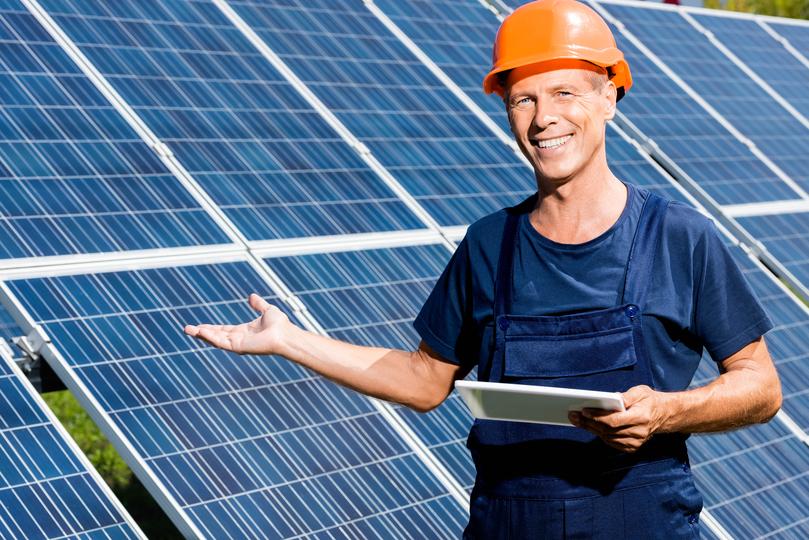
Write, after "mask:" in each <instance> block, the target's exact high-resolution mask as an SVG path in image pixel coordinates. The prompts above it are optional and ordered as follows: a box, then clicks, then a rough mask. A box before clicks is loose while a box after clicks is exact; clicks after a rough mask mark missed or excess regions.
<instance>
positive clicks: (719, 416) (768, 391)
mask: <svg viewBox="0 0 809 540" xmlns="http://www.w3.org/2000/svg"><path fill="white" fill-rule="evenodd" d="M739 367H740V369H735V370H733V371H729V372H726V373H723V374H721V375H720V376H719V377H718V378H717V379H715V380H714V381H712V382H711V383H710V384H708V385H706V386H703V387H700V388H695V389H693V390H686V391H683V392H673V393H664V394H662V400H663V403H662V404H661V407H660V409H661V410H663V411H665V416H664V419H663V422H662V424H661V427H660V429H659V430H658V431H659V432H660V433H666V432H682V433H699V432H711V431H724V430H729V429H734V428H739V427H742V426H745V425H749V424H754V423H760V422H766V421H767V420H769V419H770V418H772V417H773V416H774V415H775V413H776V412H777V411H778V409H779V408H780V406H781V390H780V385H779V383H778V377H777V375H775V371H774V370H773V371H772V373H767V374H762V373H761V372H760V371H756V370H752V369H746V368H745V367H744V366H739Z"/></svg>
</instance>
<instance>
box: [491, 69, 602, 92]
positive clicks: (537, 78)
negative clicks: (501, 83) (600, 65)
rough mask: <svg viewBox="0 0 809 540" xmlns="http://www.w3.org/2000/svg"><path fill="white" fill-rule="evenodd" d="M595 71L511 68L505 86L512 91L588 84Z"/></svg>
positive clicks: (595, 73)
mask: <svg viewBox="0 0 809 540" xmlns="http://www.w3.org/2000/svg"><path fill="white" fill-rule="evenodd" d="M596 75H597V72H595V71H591V70H588V69H579V68H566V69H554V70H548V71H527V70H523V69H515V70H512V71H511V72H510V73H509V75H508V78H507V81H506V87H507V89H508V90H509V91H510V92H511V93H513V92H517V91H521V90H529V89H530V90H533V89H537V88H538V89H542V88H550V87H556V86H560V85H572V86H590V85H591V84H590V81H591V80H592V79H593V77H594V76H596Z"/></svg>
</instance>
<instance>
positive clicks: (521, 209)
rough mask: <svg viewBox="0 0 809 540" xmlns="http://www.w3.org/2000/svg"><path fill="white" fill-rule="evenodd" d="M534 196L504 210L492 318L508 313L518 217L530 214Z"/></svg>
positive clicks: (534, 199)
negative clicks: (504, 216) (504, 215)
mask: <svg viewBox="0 0 809 540" xmlns="http://www.w3.org/2000/svg"><path fill="white" fill-rule="evenodd" d="M536 200H537V195H536V194H534V195H532V196H531V197H529V198H527V199H526V200H524V201H523V202H521V203H520V204H518V205H517V206H512V207H511V208H506V225H505V227H504V228H503V237H502V239H501V241H500V256H499V257H498V260H497V275H496V278H495V281H494V318H495V320H496V319H497V317H498V316H500V315H503V314H505V313H508V311H509V310H510V309H511V282H512V271H511V270H512V268H513V266H514V264H513V263H514V246H515V245H516V243H517V226H518V225H519V223H520V216H521V215H522V214H525V213H527V212H530V211H531V210H532V209H533V207H534V206H535V205H536Z"/></svg>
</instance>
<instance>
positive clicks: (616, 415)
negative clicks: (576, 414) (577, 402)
mask: <svg viewBox="0 0 809 540" xmlns="http://www.w3.org/2000/svg"><path fill="white" fill-rule="evenodd" d="M581 414H582V416H583V417H584V418H586V419H587V420H590V421H591V422H593V423H595V424H599V425H602V426H605V427H609V428H611V429H620V428H623V427H628V426H632V425H634V424H635V422H634V421H633V415H631V414H627V413H626V412H615V411H604V410H602V409H583V410H582V412H581Z"/></svg>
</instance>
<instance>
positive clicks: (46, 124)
mask: <svg viewBox="0 0 809 540" xmlns="http://www.w3.org/2000/svg"><path fill="white" fill-rule="evenodd" d="M0 43H1V44H2V45H1V46H0V237H2V238H3V239H4V240H3V242H0V259H9V258H21V257H43V256H51V255H68V254H77V253H98V252H113V251H125V250H140V249H152V248H167V247H179V246H198V245H211V244H224V243H229V242H230V240H229V238H228V237H227V236H226V235H225V233H223V232H222V231H221V230H220V229H219V228H218V227H217V225H216V224H215V223H214V221H213V220H212V219H211V218H210V217H209V216H208V214H207V213H206V212H205V210H203V209H202V208H201V207H200V205H199V203H198V202H197V201H196V200H195V199H194V198H193V197H192V196H191V194H190V193H188V192H187V191H186V190H185V189H184V188H183V186H182V185H181V184H180V182H179V181H178V180H177V179H176V178H175V177H174V176H172V175H171V174H170V173H169V171H168V170H167V169H166V167H165V166H164V165H163V163H162V162H161V161H160V159H158V157H157V155H156V154H155V153H154V151H153V150H152V149H150V148H149V147H148V146H147V145H146V144H145V143H144V142H143V141H142V140H141V139H140V138H139V137H138V136H137V134H136V133H135V132H134V131H133V130H132V129H131V128H130V127H129V126H128V125H127V124H126V122H125V121H124V120H123V118H121V117H120V115H119V114H118V113H117V112H116V110H115V109H114V108H113V107H112V106H111V105H110V104H109V103H108V102H107V101H106V100H105V98H104V97H103V96H102V95H101V93H100V92H99V91H98V90H97V89H96V88H95V87H94V86H93V84H92V83H91V82H90V81H89V80H88V79H87V78H86V77H85V76H84V75H83V74H82V73H81V71H80V70H79V68H78V67H76V65H75V64H74V63H73V62H72V61H71V60H70V59H69V58H68V56H67V55H66V54H65V53H64V52H63V51H62V49H61V48H60V46H59V45H57V44H56V43H55V42H54V41H53V40H52V39H51V37H50V36H49V35H48V34H47V33H46V32H45V31H44V30H43V29H42V28H41V27H40V26H39V23H38V22H37V21H36V20H35V19H34V18H33V17H32V16H31V15H30V14H29V13H28V12H26V10H25V8H23V7H22V5H21V4H20V3H19V2H16V1H9V2H5V3H4V4H3V5H2V6H0Z"/></svg>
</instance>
